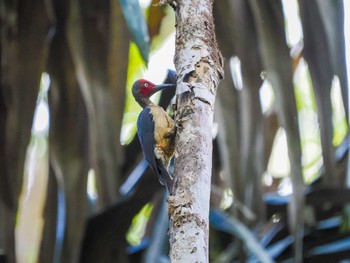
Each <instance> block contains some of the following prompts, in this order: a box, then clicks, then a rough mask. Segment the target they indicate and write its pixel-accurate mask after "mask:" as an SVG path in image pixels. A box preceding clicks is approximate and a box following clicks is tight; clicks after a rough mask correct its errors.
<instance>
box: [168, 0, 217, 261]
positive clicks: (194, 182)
mask: <svg viewBox="0 0 350 263" xmlns="http://www.w3.org/2000/svg"><path fill="white" fill-rule="evenodd" d="M212 2H213V1H211V0H205V1H204V0H202V1H199V0H192V1H189V0H179V1H177V7H176V52H175V67H176V71H177V76H178V79H177V91H176V98H177V102H176V103H177V105H176V124H177V137H176V151H175V174H174V178H175V179H174V180H175V183H174V188H173V189H172V191H171V193H170V197H169V216H170V231H169V234H170V258H171V261H172V262H208V261H209V258H208V251H209V249H208V233H209V222H208V217H209V199H210V182H211V170H212V132H211V130H212V123H213V112H214V101H215V96H216V90H217V86H218V84H219V81H220V79H221V78H222V76H223V69H222V62H223V59H222V56H221V53H220V52H219V50H218V47H217V43H216V39H215V32H214V22H213V17H212Z"/></svg>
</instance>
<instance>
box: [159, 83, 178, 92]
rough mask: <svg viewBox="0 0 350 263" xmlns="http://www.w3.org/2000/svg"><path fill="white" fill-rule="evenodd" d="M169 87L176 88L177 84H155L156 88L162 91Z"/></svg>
mask: <svg viewBox="0 0 350 263" xmlns="http://www.w3.org/2000/svg"><path fill="white" fill-rule="evenodd" d="M167 88H173V89H175V88H176V85H175V84H160V85H156V86H154V89H155V90H156V91H160V90H163V89H167Z"/></svg>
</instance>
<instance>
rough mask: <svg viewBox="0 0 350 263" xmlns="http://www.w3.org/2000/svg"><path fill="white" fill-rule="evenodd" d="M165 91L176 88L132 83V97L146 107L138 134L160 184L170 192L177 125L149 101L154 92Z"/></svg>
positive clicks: (171, 85) (143, 82) (141, 115)
mask: <svg viewBox="0 0 350 263" xmlns="http://www.w3.org/2000/svg"><path fill="white" fill-rule="evenodd" d="M166 88H175V85H174V84H161V85H155V84H153V83H152V82H150V81H148V80H144V79H140V80H137V81H136V82H135V83H134V84H133V86H132V94H133V95H134V98H135V100H136V101H137V102H138V103H139V104H140V106H141V107H142V108H143V110H142V111H141V113H140V115H139V117H138V120H137V134H138V137H139V140H140V144H141V148H142V151H143V155H144V157H145V159H146V161H147V162H148V163H149V165H150V166H151V168H152V169H153V171H154V172H155V173H156V174H157V175H158V179H159V182H160V183H161V184H162V185H165V186H166V187H167V188H168V190H171V187H172V176H171V174H170V173H169V172H168V167H169V163H170V160H171V158H172V157H173V155H174V151H175V133H176V130H175V122H174V120H173V119H172V118H171V117H170V116H169V115H168V114H167V113H166V112H165V111H164V109H163V108H162V107H160V106H158V105H156V104H155V103H153V102H152V101H151V100H150V97H151V96H152V95H153V94H154V93H156V92H158V91H160V90H163V89H166Z"/></svg>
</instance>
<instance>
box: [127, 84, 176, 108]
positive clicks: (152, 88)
mask: <svg viewBox="0 0 350 263" xmlns="http://www.w3.org/2000/svg"><path fill="white" fill-rule="evenodd" d="M169 87H172V88H174V87H175V86H174V85H172V84H161V85H155V84H153V83H152V82H150V81H148V80H145V79H139V80H137V81H135V83H134V84H133V85H132V94H133V95H134V97H135V100H136V101H137V102H138V103H139V104H140V105H141V106H142V107H145V106H147V105H149V104H151V103H152V102H151V101H150V99H149V97H151V96H152V95H153V94H154V93H156V92H158V91H160V90H162V89H166V88H169Z"/></svg>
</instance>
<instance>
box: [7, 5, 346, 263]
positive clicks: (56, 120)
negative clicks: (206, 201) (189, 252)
mask: <svg viewBox="0 0 350 263" xmlns="http://www.w3.org/2000/svg"><path fill="white" fill-rule="evenodd" d="M157 2H158V0H120V1H109V0H104V1H97V0H85V1H81V0H52V1H43V0H31V1H22V0H18V1H11V0H5V1H1V2H0V21H1V23H0V29H1V39H0V60H1V70H0V87H1V89H0V262H20V263H22V262H44V263H45V262H55V263H56V262H84V263H85V262H149V263H153V262H169V258H168V256H167V254H168V249H169V248H168V236H167V228H168V221H167V220H168V218H167V203H166V192H165V188H163V187H162V186H161V185H160V184H159V182H158V179H157V177H156V176H155V174H154V173H153V172H152V171H151V170H150V169H149V168H148V165H147V163H146V162H145V160H144V159H143V156H142V151H141V148H140V145H139V142H138V138H137V136H135V134H136V120H137V117H138V114H139V112H140V110H141V108H140V107H139V106H138V105H137V103H136V102H135V101H134V99H133V98H132V95H131V92H130V89H131V85H132V83H133V82H134V81H135V80H137V79H138V78H146V79H148V80H150V81H152V82H154V83H157V84H158V83H162V82H166V83H175V82H176V75H175V72H174V71H173V70H174V64H173V55H174V50H175V14H174V10H173V9H172V8H171V7H170V6H162V7H159V6H155V5H154V4H156V3H157ZM349 10H350V6H349V3H348V1H346V0H344V1H343V0H299V1H297V0H282V1H280V0H263V1H259V0H217V1H214V18H215V23H216V34H217V39H218V43H219V47H220V49H221V51H222V53H223V55H224V57H225V79H224V80H223V81H221V84H220V86H219V89H218V94H217V99H216V106H215V120H214V127H213V145H214V154H213V175H212V193H211V212H210V262H273V261H276V262H298V261H299V262H349V261H350V234H349V233H350V232H349V231H350V206H349V202H350V191H349V186H350V168H349V147H350V137H349V88H348V70H347V69H349V68H350V67H349V66H347V61H348V63H349V61H350V59H349V58H348V59H346V57H347V56H346V55H347V54H349V53H347V52H346V50H350V46H349V45H350V41H349V39H350V20H349V19H350V18H349ZM348 52H350V51H348ZM174 93H175V91H172V90H170V91H169V90H167V91H164V92H162V94H157V96H155V97H154V101H156V102H157V103H159V104H160V105H161V106H163V107H164V108H168V109H170V108H171V107H169V106H171V105H170V101H171V99H172V97H173V95H174Z"/></svg>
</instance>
